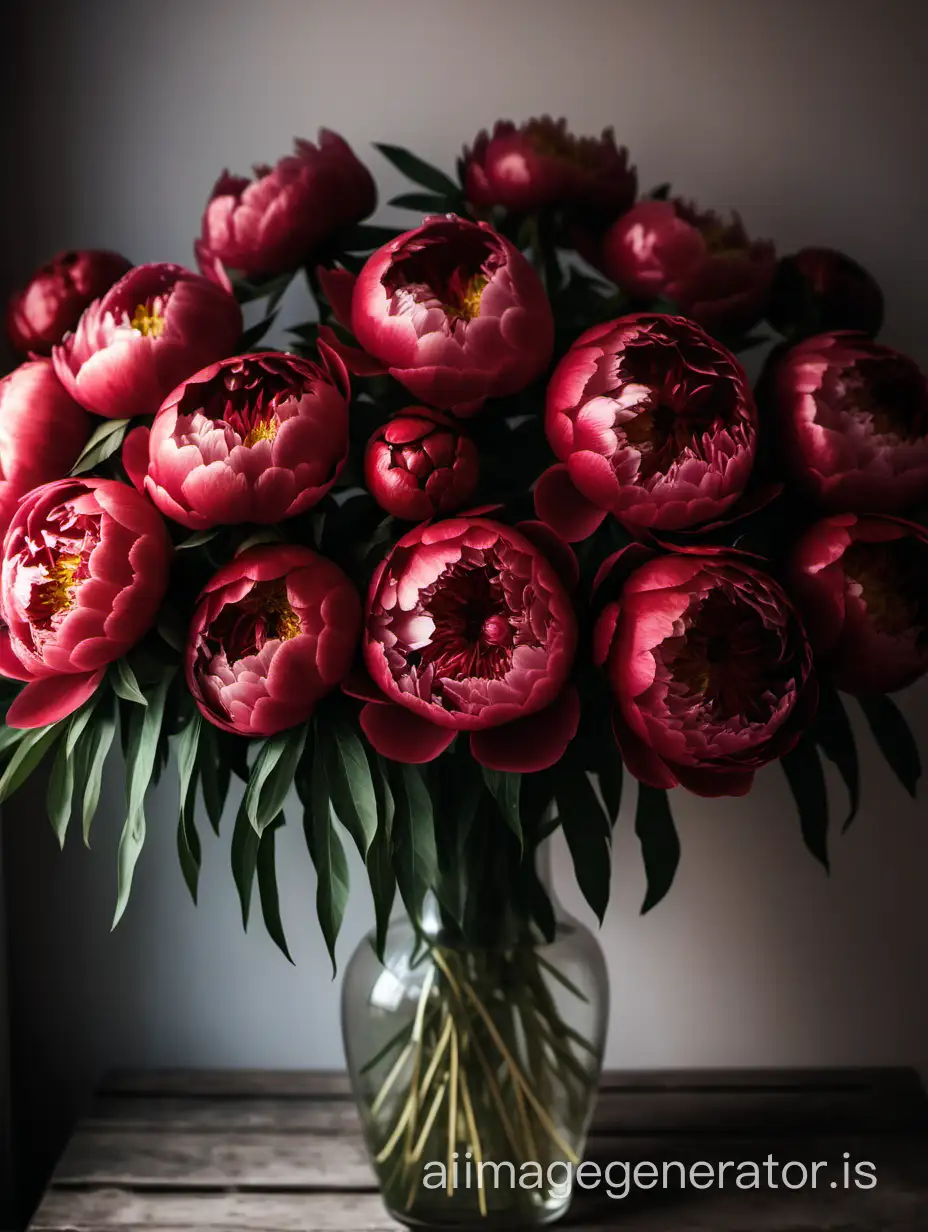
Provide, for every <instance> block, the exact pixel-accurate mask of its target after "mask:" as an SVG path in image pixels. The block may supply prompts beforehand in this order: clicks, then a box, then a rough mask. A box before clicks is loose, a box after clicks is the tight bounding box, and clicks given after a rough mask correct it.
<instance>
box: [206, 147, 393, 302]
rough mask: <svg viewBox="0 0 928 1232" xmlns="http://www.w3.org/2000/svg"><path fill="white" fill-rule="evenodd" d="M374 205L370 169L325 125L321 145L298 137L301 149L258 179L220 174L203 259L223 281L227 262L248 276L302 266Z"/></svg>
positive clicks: (257, 171)
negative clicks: (334, 236)
mask: <svg viewBox="0 0 928 1232" xmlns="http://www.w3.org/2000/svg"><path fill="white" fill-rule="evenodd" d="M376 204H377V190H376V188H375V187H374V181H373V179H372V178H371V174H370V172H369V171H368V170H367V168H366V167H365V166H364V164H363V163H362V162H360V161H359V160H358V158H357V157H356V156H355V154H354V152H353V151H352V149H351V147H350V146H349V145H348V143H347V142H346V141H345V140H344V139H343V138H342V137H339V135H338V134H337V133H332V132H329V131H328V129H325V128H323V129H321V130H320V132H319V139H318V145H313V143H312V142H311V141H302V140H297V142H296V149H295V153H293V154H288V155H287V156H286V157H284V158H282V159H281V160H280V161H279V162H278V163H277V165H276V167H256V168H255V179H253V180H249V179H248V178H247V177H245V176H236V175H230V174H229V172H228V171H224V172H223V173H222V175H221V176H220V177H219V179H218V180H217V182H216V186H215V188H214V189H213V193H212V196H211V197H210V200H209V204H208V205H207V207H206V211H205V213H204V214H203V231H202V234H201V236H200V238H199V239H198V240H197V242H196V246H195V247H196V256H197V261H198V263H199V266H200V269H201V270H202V271H203V273H204V274H206V276H207V277H208V278H212V279H213V280H214V281H216V282H219V283H220V284H223V285H224V283H225V279H226V275H225V273H224V269H223V267H224V268H225V269H229V270H234V271H236V272H237V273H240V274H245V275H247V276H248V277H256V276H258V277H260V276H265V275H270V274H279V273H283V272H285V271H286V270H291V269H296V268H297V267H298V266H300V265H302V264H303V263H304V262H305V261H306V260H307V259H308V258H309V257H311V256H312V255H313V253H315V252H316V250H317V249H318V248H320V247H321V246H322V245H323V244H324V243H325V242H326V241H327V240H328V239H329V238H330V237H331V236H332V235H333V234H334V233H335V232H336V231H338V230H340V229H341V228H342V227H346V226H350V225H351V224H352V223H354V222H358V221H360V219H362V218H366V217H367V216H368V214H371V213H372V212H373V210H374V207H375V206H376Z"/></svg>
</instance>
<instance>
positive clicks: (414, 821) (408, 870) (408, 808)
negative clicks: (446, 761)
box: [392, 763, 438, 924]
mask: <svg viewBox="0 0 928 1232" xmlns="http://www.w3.org/2000/svg"><path fill="white" fill-rule="evenodd" d="M392 769H393V770H394V776H393V779H392V786H393V798H394V802H395V805H396V812H395V814H394V817H393V869H394V872H395V874H396V884H397V886H398V887H399V892H400V897H401V898H402V900H403V903H404V904H405V906H406V910H407V911H408V912H409V917H410V919H411V920H412V921H413V923H414V924H418V923H419V920H420V917H421V915H422V903H423V901H424V899H425V896H426V894H427V893H428V892H429V890H431V888H432V887H433V886H434V885H435V879H436V876H437V873H438V852H437V851H436V848H435V821H434V817H433V815H432V798H431V796H430V795H429V792H428V788H427V787H426V785H425V783H424V782H423V780H422V775H421V774H420V772H419V767H418V766H407V765H400V764H397V763H394V765H393V767H392Z"/></svg>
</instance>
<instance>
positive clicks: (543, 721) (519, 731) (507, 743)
mask: <svg viewBox="0 0 928 1232" xmlns="http://www.w3.org/2000/svg"><path fill="white" fill-rule="evenodd" d="M579 723H580V696H579V694H578V693H577V690H576V689H575V688H574V686H573V685H570V684H569V685H567V687H566V688H565V689H564V690H563V692H562V693H561V694H560V696H559V697H557V698H555V700H554V701H553V702H552V703H551V705H550V706H547V707H546V708H545V709H544V710H539V711H537V713H535V714H530V715H529V716H528V717H527V718H524V719H516V720H515V722H513V723H506V724H504V725H503V726H502V727H489V728H485V729H484V730H483V731H475V732H471V737H470V749H471V753H472V754H473V755H474V757H475V759H476V760H477V761H479V762H480V764H481V765H483V766H486V767H487V769H488V770H505V771H509V772H511V773H513V774H532V773H533V772H534V771H536V770H547V768H548V767H549V766H553V765H554V763H555V762H557V761H560V759H561V758H562V757H563V756H564V751H565V749H566V748H567V746H568V744H570V742H571V740H573V738H574V736H576V734H577V727H578V725H579Z"/></svg>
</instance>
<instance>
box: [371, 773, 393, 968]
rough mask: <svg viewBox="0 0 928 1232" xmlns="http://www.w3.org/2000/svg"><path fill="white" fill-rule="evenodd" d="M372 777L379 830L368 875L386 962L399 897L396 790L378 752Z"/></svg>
mask: <svg viewBox="0 0 928 1232" xmlns="http://www.w3.org/2000/svg"><path fill="white" fill-rule="evenodd" d="M371 757H372V761H371V777H372V780H373V784H374V793H375V795H376V798H377V829H376V831H375V833H374V837H373V840H372V841H371V845H370V846H369V847H368V849H367V859H366V860H365V865H366V867H367V878H368V881H369V882H370V887H371V895H372V897H373V899H374V920H375V936H376V940H375V949H376V951H377V957H378V958H379V959H380V960H381V961H383V955H384V949H385V947H386V943H387V929H388V928H389V924H390V916H391V914H392V912H393V903H394V901H395V899H396V876H395V874H394V872H393V858H392V852H393V815H394V812H395V805H394V802H393V792H392V791H391V790H390V784H389V782H388V781H387V776H386V773H385V771H384V768H383V766H382V765H381V763H380V760H379V758H378V756H377V754H376V753H372V754H371Z"/></svg>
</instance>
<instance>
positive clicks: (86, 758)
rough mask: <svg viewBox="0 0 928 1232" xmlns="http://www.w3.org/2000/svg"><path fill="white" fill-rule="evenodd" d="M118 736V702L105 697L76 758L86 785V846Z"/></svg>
mask: <svg viewBox="0 0 928 1232" xmlns="http://www.w3.org/2000/svg"><path fill="white" fill-rule="evenodd" d="M115 735H116V699H115V698H114V697H113V695H112V694H110V695H109V696H108V697H106V698H104V700H103V701H102V703H101V705H100V707H99V710H98V711H97V713H96V715H95V716H94V721H93V723H91V724H90V725H89V726H88V727H87V729H86V731H85V732H84V733H83V735H82V736H81V738H80V741H79V742H78V744H77V746H76V748H75V757H76V759H77V760H78V761H79V763H80V769H79V770H77V771H76V772H75V777H76V778H77V780H78V781H81V780H83V783H84V799H83V803H82V806H81V825H82V827H83V832H84V844H85V846H87V847H89V846H90V828H91V826H92V825H93V819H94V817H95V815H96V812H97V805H98V804H99V803H100V790H101V788H102V786H103V768H104V766H105V764H106V758H107V754H108V753H109V751H110V748H111V747H112V744H113V737H114V736H115Z"/></svg>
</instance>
